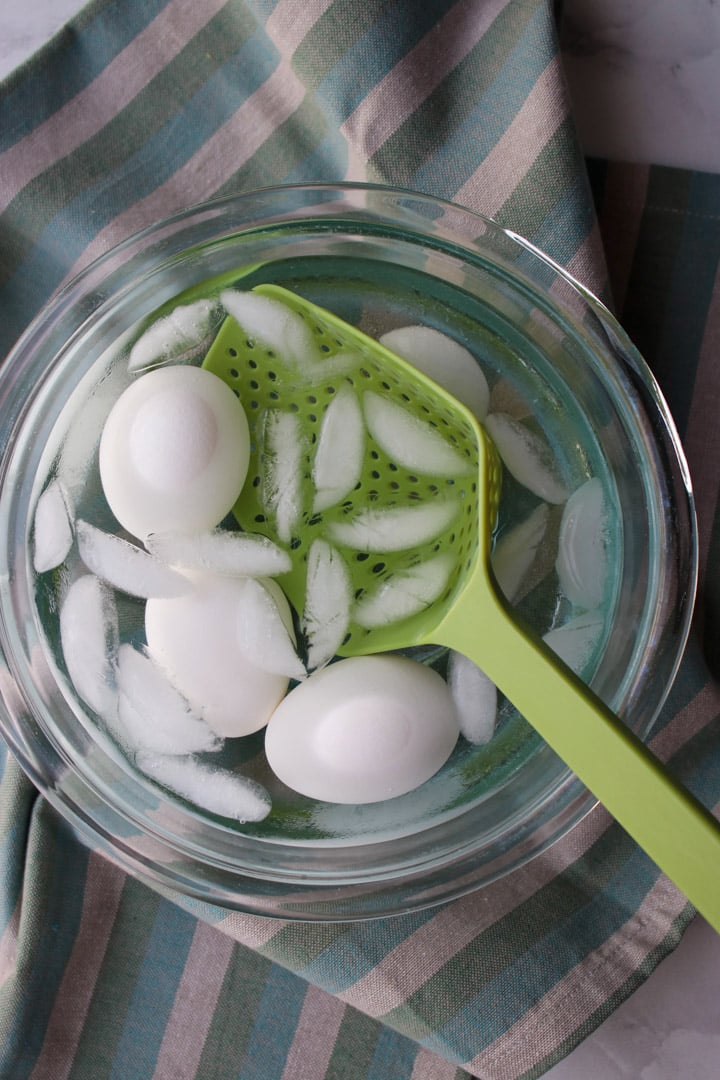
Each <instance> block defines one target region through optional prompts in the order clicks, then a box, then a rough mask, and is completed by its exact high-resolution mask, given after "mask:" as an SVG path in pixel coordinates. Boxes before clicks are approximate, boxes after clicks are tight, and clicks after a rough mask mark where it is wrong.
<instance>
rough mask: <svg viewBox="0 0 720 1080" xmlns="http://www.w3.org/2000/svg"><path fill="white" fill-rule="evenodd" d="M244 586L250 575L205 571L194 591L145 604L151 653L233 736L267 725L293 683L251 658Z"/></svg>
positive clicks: (212, 721)
mask: <svg viewBox="0 0 720 1080" xmlns="http://www.w3.org/2000/svg"><path fill="white" fill-rule="evenodd" d="M244 584H245V581H244V579H242V578H238V579H232V578H215V577H209V576H208V577H201V576H199V575H198V576H197V578H196V579H195V587H194V588H193V589H192V591H191V592H189V593H186V594H184V595H183V596H178V597H174V598H172V599H169V600H168V599H153V600H148V602H147V604H146V605H145V634H146V637H147V644H148V649H149V652H150V655H151V656H152V657H153V659H154V660H155V661H156V662H157V663H158V664H159V665H160V667H161V668H163V669H164V670H165V672H166V674H167V676H168V678H169V679H170V681H171V683H172V684H173V686H175V687H176V689H177V690H179V691H180V693H181V694H183V696H184V697H185V698H186V699H187V700H188V702H189V703H190V704H191V705H192V706H193V707H194V709H195V710H196V712H197V713H198V714H199V715H200V716H201V717H202V718H203V719H204V720H205V722H206V723H207V724H208V726H209V727H211V728H212V730H213V731H215V732H216V733H217V734H218V735H223V736H227V737H230V738H232V737H235V736H239V735H249V734H251V732H253V731H258V730H259V729H260V728H261V727H263V726H264V725H265V724H266V723H267V721H268V718H269V717H270V714H271V713H272V711H273V709H274V708H275V706H276V705H277V704H278V702H279V701H280V699H281V698H282V696H283V694H285V692H286V690H287V688H288V683H289V680H288V678H287V676H285V675H278V674H277V673H273V672H269V671H265V670H262V669H261V668H259V667H257V666H256V665H255V664H253V663H251V662H250V661H249V660H248V659H247V657H246V656H245V655H244V654H243V652H242V650H241V649H240V648H239V647H238V636H237V629H238V616H239V613H240V610H241V607H242V604H243V602H244ZM273 597H274V599H275V601H276V603H277V604H278V605H280V604H281V603H284V605H285V611H284V613H283V614H284V617H285V618H286V619H287V622H288V624H291V622H292V620H291V616H290V608H289V605H288V603H287V601H286V600H285V599H284V596H283V594H282V593H281V592H280V590H279V589H277V590H275V591H274V592H273Z"/></svg>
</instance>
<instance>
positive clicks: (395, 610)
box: [353, 552, 455, 630]
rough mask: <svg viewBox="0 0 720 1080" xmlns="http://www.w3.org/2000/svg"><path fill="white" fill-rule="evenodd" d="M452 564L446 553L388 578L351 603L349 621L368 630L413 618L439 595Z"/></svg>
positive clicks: (452, 558)
mask: <svg viewBox="0 0 720 1080" xmlns="http://www.w3.org/2000/svg"><path fill="white" fill-rule="evenodd" d="M454 565H455V559H454V557H453V556H452V555H451V554H450V553H449V552H448V553H443V554H441V555H435V556H434V557H433V558H431V559H426V560H425V561H424V562H421V563H418V564H417V566H413V567H411V568H410V569H408V570H399V571H397V572H396V573H394V574H392V575H389V576H388V577H387V578H386V579H385V580H384V581H383V582H382V583H381V584H380V585H378V587H377V588H376V589H375V590H374V591H373V592H368V593H366V594H365V595H363V596H362V597H361V598H360V599H359V600H358V602H357V603H356V604H355V608H354V609H353V619H354V620H355V622H357V623H358V625H359V626H363V627H364V628H365V629H366V630H372V629H375V628H377V627H380V626H387V625H388V624H389V623H393V622H399V621H400V619H408V618H410V617H411V616H412V615H417V614H418V612H420V611H422V610H423V609H424V608H426V607H429V606H430V604H432V603H434V602H435V600H437V599H438V597H439V596H441V594H442V593H443V591H444V589H445V588H446V586H447V584H448V582H449V580H450V574H451V573H452V570H453V566H454Z"/></svg>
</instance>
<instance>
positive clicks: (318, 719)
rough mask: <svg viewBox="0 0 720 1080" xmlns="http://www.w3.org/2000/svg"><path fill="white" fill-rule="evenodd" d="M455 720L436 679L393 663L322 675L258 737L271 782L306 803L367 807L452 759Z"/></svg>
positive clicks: (344, 664) (347, 666)
mask: <svg viewBox="0 0 720 1080" xmlns="http://www.w3.org/2000/svg"><path fill="white" fill-rule="evenodd" d="M457 737H458V721H457V717H456V713H455V707H454V704H453V701H452V698H451V696H450V692H449V690H448V687H447V685H446V683H445V681H444V679H442V677H441V676H440V675H438V674H437V672H435V671H433V670H432V669H431V668H428V667H425V666H424V665H422V664H419V663H417V662H416V661H414V660H410V659H407V658H405V657H399V656H358V657H349V658H348V659H346V660H339V661H336V662H335V663H333V664H330V665H329V666H328V667H326V668H322V669H320V670H318V671H315V672H313V674H312V675H311V676H310V677H309V678H308V679H307V680H306V681H305V682H303V683H300V684H299V685H298V686H296V687H295V688H294V689H293V690H291V691H290V693H289V694H288V695H287V697H285V698H284V699H283V701H281V703H280V704H279V705H278V707H277V709H276V710H275V712H274V713H273V715H272V716H271V718H270V721H269V723H268V727H267V731H266V732H265V753H266V756H267V759H268V762H269V764H270V767H271V769H272V770H273V772H274V773H275V775H276V776H277V777H278V778H279V779H280V780H282V782H283V783H284V784H287V786H288V787H291V788H293V789H294V790H295V791H298V792H300V793H301V794H302V795H307V796H309V797H310V798H313V799H321V800H323V801H326V802H336V803H370V802H378V801H379V800H381V799H391V798H394V797H395V796H396V795H403V794H405V793H406V792H408V791H411V790H412V789H413V788H415V787H418V786H419V785H420V784H422V783H424V782H425V781H426V780H428V779H429V778H430V777H431V776H432V775H433V773H435V772H437V770H438V769H439V768H440V767H441V765H443V763H444V762H445V761H446V760H447V758H448V757H449V756H450V754H451V753H452V750H453V747H454V746H455V743H456V741H457Z"/></svg>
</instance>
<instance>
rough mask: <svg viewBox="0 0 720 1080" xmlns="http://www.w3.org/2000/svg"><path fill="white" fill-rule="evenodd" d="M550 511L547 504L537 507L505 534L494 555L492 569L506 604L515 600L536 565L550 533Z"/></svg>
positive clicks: (499, 541)
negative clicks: (542, 545) (529, 572)
mask: <svg viewBox="0 0 720 1080" xmlns="http://www.w3.org/2000/svg"><path fill="white" fill-rule="evenodd" d="M548 514H549V510H548V507H547V504H546V503H541V504H540V506H536V507H535V509H534V510H533V511H532V513H531V514H529V515H528V517H526V518H525V519H524V521H521V522H520V523H519V524H518V525H516V526H515V527H514V528H512V529H510V530H509V531H508V532H506V533H504V534H503V535H502V536H501V537H500V539H499V540H498V542H497V544H496V546H495V549H494V550H493V553H492V560H491V561H492V568H493V571H494V573H495V577H496V579H497V583H498V585H499V586H500V589H501V590H502V592H503V595H504V596H505V598H506V599H507V600H510V601H512V600H514V599H515V598H516V596H517V594H518V591H519V589H520V586H521V584H522V582H523V579H524V577H525V575H526V574H527V572H528V571H529V569H530V567H531V566H532V564H533V562H534V561H535V555H536V553H537V549H538V547H539V546H540V544H541V543H542V541H543V538H544V536H545V530H546V529H547V522H548Z"/></svg>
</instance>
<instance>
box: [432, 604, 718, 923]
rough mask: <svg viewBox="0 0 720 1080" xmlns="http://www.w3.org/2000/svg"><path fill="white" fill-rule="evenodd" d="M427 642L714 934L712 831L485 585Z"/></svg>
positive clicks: (702, 810)
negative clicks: (533, 736) (581, 792)
mask: <svg viewBox="0 0 720 1080" xmlns="http://www.w3.org/2000/svg"><path fill="white" fill-rule="evenodd" d="M492 605H494V610H493V609H492ZM478 612H482V615H480V616H478ZM433 640H434V641H435V642H438V641H441V642H442V644H444V645H448V646H450V647H451V648H453V649H457V650H458V651H460V652H462V653H464V654H465V655H466V656H467V657H468V658H469V659H471V660H473V661H474V662H475V663H476V664H477V665H478V666H479V667H481V668H482V669H483V671H485V673H486V674H487V675H488V676H489V678H490V679H492V680H493V682H494V683H495V684H496V685H497V687H498V688H499V689H500V690H501V691H502V692H503V693H504V694H505V695H506V697H508V698H509V700H510V701H511V702H512V703H513V704H514V705H515V707H516V708H517V709H518V710H519V712H520V713H522V715H523V716H524V717H525V718H526V719H527V721H528V722H529V723H530V724H532V726H533V727H534V728H535V730H536V731H537V732H538V733H539V734H540V735H541V736H542V738H543V739H544V740H545V742H547V743H548V745H549V746H550V747H551V748H552V749H553V750H554V751H555V752H556V753H557V754H558V755H559V756H560V757H561V758H562V759H563V761H564V762H565V763H566V764H567V765H568V766H569V768H570V769H571V770H572V771H573V772H574V773H575V774H576V775H577V776H578V778H579V779H580V780H581V781H582V782H583V784H585V786H586V787H587V788H589V790H590V791H591V792H592V793H593V795H595V797H596V798H597V799H598V800H599V801H600V802H601V803H603V805H604V806H605V807H606V809H607V810H608V811H609V812H610V813H611V814H612V816H613V817H614V818H615V819H616V821H618V822H619V824H620V825H622V826H623V828H624V829H625V830H626V831H627V832H628V833H629V834H630V835H631V836H632V837H633V839H634V840H635V841H636V842H637V843H638V844H639V845H640V846H641V847H642V848H643V849H644V850H645V851H646V852H647V854H648V855H649V856H650V857H651V858H652V859H653V860H654V861H655V863H656V864H657V865H658V866H659V868H660V869H661V870H662V871H663V872H664V873H665V874H666V875H667V876H668V877H669V878H670V879H671V880H672V881H673V882H674V883H675V885H677V887H678V888H679V889H680V890H681V891H682V892H683V893H684V894H685V896H686V897H687V898H688V900H690V902H691V903H692V904H693V906H694V907H695V908H697V910H698V911H699V912H700V913H701V914H702V915H703V916H704V917H705V918H706V919H707V920H708V922H709V923H710V924H711V925H712V926H713V927H714V928H715V930H717V931H718V932H719V933H720V821H718V820H717V819H716V818H715V817H714V816H713V815H712V813H711V812H710V811H709V810H708V809H707V807H705V806H704V805H703V804H702V803H701V802H700V801H699V800H698V799H696V798H695V796H694V795H692V794H691V792H689V791H688V789H687V788H685V787H684V786H683V785H682V784H681V783H680V782H679V781H678V780H677V779H676V778H675V777H673V776H672V775H671V773H670V772H668V770H667V769H666V768H665V766H664V765H663V763H662V762H661V761H659V760H658V758H656V757H655V756H654V754H653V753H652V752H651V751H650V750H649V749H648V747H647V746H646V745H645V744H644V743H643V742H641V740H640V739H639V738H638V737H637V736H636V735H635V733H634V732H633V731H631V730H630V728H628V727H627V726H626V725H625V724H624V723H623V722H622V720H620V719H619V718H618V717H617V716H616V715H615V714H614V713H613V712H612V711H611V710H610V709H609V708H607V706H606V705H604V704H603V702H602V701H600V699H599V698H598V697H597V696H596V695H595V694H594V693H593V692H592V691H591V690H589V689H588V687H587V686H585V684H584V683H583V682H582V681H581V680H580V679H579V678H578V677H577V676H576V675H575V674H574V673H573V672H572V671H571V670H570V669H569V668H568V667H567V666H566V665H565V664H563V663H562V662H561V661H560V660H559V659H558V657H557V656H556V655H555V654H554V653H553V652H552V651H551V650H550V649H549V648H548V647H547V646H546V645H545V644H544V642H542V641H540V640H539V639H536V638H535V637H534V635H532V634H531V633H530V632H527V631H525V630H524V628H523V627H521V626H520V625H518V624H517V623H516V622H515V621H514V619H513V618H512V617H511V616H510V615H509V614H508V613H507V611H506V609H505V607H504V604H503V602H502V601H501V600H500V599H499V598H498V597H496V596H495V594H494V590H493V589H492V588H491V587H490V586H489V584H488V587H487V589H486V588H484V587H483V588H482V595H479V590H478V589H477V588H472V587H471V588H467V589H466V590H465V591H464V592H463V594H462V595H461V596H460V597H459V598H458V600H457V601H456V603H455V605H454V607H453V609H452V611H451V612H450V613H449V614H448V616H447V617H446V619H445V620H444V621H443V623H442V624H441V625H440V626H439V627H438V628H436V630H435V634H434V637H433Z"/></svg>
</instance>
